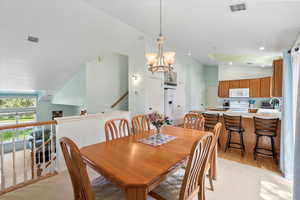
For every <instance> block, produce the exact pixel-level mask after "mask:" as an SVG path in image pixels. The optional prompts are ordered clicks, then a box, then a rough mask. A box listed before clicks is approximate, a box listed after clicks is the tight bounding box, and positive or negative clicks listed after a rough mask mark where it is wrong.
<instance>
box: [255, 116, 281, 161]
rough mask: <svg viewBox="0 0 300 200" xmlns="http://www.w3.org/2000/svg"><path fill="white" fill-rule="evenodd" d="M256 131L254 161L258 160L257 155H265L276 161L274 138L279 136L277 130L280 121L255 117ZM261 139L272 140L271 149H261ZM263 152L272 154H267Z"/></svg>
mask: <svg viewBox="0 0 300 200" xmlns="http://www.w3.org/2000/svg"><path fill="white" fill-rule="evenodd" d="M253 120H254V130H255V134H256V144H255V147H254V150H253V154H254V160H256V156H257V154H261V155H265V156H272V157H273V159H274V160H277V159H276V150H275V142H274V138H275V137H276V135H277V128H278V122H279V119H278V118H276V119H265V118H258V117H254V118H253ZM261 137H267V138H270V141H271V149H269V148H264V147H259V139H260V138H261ZM263 151H265V152H266V151H267V152H271V153H265V152H263Z"/></svg>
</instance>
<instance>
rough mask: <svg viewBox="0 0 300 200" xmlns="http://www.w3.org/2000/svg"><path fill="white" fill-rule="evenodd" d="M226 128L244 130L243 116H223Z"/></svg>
mask: <svg viewBox="0 0 300 200" xmlns="http://www.w3.org/2000/svg"><path fill="white" fill-rule="evenodd" d="M223 118H224V124H225V128H226V129H229V128H236V129H237V130H240V129H241V128H242V116H232V115H225V114H223Z"/></svg>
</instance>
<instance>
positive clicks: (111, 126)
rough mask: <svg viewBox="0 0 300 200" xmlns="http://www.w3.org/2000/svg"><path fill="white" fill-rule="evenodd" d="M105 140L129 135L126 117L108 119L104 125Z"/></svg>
mask: <svg viewBox="0 0 300 200" xmlns="http://www.w3.org/2000/svg"><path fill="white" fill-rule="evenodd" d="M104 130H105V138H106V141H109V140H115V139H118V138H121V137H126V136H129V135H131V132H130V127H129V122H128V120H127V119H112V120H108V121H107V122H106V123H105V126H104Z"/></svg>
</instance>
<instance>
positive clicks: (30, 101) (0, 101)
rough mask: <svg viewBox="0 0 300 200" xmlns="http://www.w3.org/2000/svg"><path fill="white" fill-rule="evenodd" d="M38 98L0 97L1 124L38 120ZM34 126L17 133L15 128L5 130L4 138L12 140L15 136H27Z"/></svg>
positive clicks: (18, 137) (20, 137) (6, 140)
mask: <svg viewBox="0 0 300 200" xmlns="http://www.w3.org/2000/svg"><path fill="white" fill-rule="evenodd" d="M36 105H37V98H36V97H35V96H29V97H27V96H14V97H0V126H4V125H12V124H20V123H29V122H35V121H36ZM31 132H32V128H24V129H21V130H19V131H18V133H16V131H15V130H6V131H4V133H3V134H2V135H3V140H4V141H5V142H8V141H11V140H12V138H13V137H14V136H17V138H16V139H17V140H18V139H22V138H23V137H27V136H28V135H29V134H30V133H31Z"/></svg>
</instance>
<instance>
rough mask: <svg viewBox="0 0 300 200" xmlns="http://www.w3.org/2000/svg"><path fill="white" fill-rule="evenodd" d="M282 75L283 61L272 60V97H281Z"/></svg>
mask: <svg viewBox="0 0 300 200" xmlns="http://www.w3.org/2000/svg"><path fill="white" fill-rule="evenodd" d="M282 75H283V61H282V59H281V60H274V62H273V77H272V94H271V95H272V96H273V97H282Z"/></svg>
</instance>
